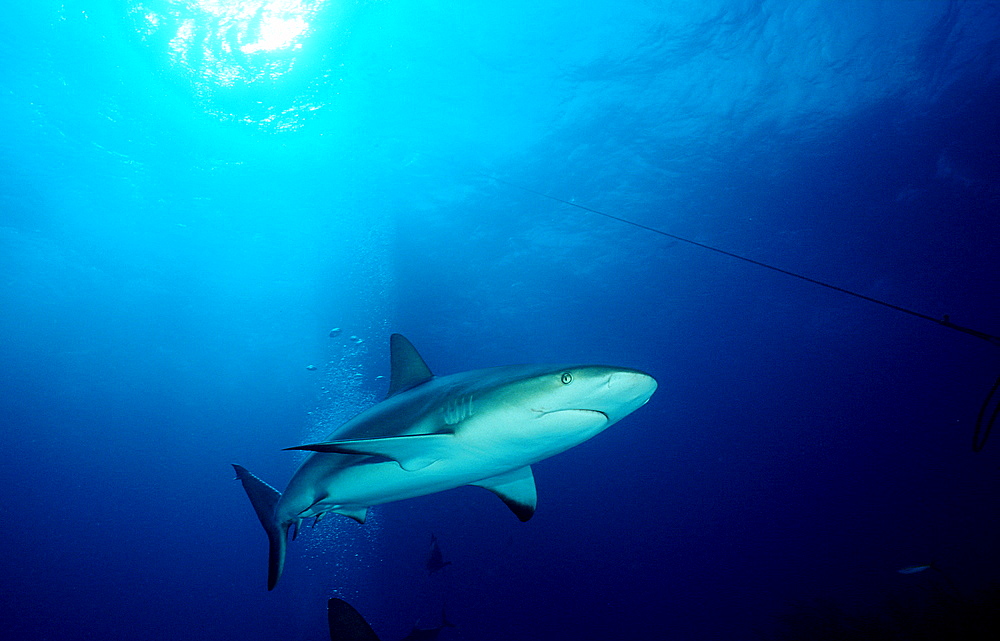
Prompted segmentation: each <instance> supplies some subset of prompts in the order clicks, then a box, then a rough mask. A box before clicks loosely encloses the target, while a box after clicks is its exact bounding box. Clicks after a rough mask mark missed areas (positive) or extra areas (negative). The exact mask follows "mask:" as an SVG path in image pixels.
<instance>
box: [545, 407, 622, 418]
mask: <svg viewBox="0 0 1000 641" xmlns="http://www.w3.org/2000/svg"><path fill="white" fill-rule="evenodd" d="M535 411H538V410H535ZM559 412H584V413H588V414H597V415H599V416H603V417H604V420H605V421H610V420H611V419H610V418H608V415H607V414H605V413H604V412H602V411H601V410H588V409H583V408H581V407H568V408H566V409H564V410H550V411H548V412H541V416H545V415H546V414H558V413H559Z"/></svg>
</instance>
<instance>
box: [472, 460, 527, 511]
mask: <svg viewBox="0 0 1000 641" xmlns="http://www.w3.org/2000/svg"><path fill="white" fill-rule="evenodd" d="M469 485H476V486H479V487H482V488H485V489H487V490H489V491H490V492H493V493H494V494H496V495H497V496H499V497H500V500H501V501H503V502H504V503H505V504H506V505H507V507H509V508H510V511H511V512H513V513H514V516H516V517H517V518H519V519H520V520H521V521H527V520H528V519H530V518H531V517H532V515H534V513H535V505H537V503H538V494H537V493H536V492H535V475H534V474H532V473H531V466H530V465H525V466H524V467H521V468H518V469H516V470H513V471H512V472H507V473H505V474H500V475H499V476H491V477H490V478H488V479H483V480H482V481H476V482H475V483H469Z"/></svg>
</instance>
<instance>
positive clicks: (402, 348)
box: [385, 334, 434, 398]
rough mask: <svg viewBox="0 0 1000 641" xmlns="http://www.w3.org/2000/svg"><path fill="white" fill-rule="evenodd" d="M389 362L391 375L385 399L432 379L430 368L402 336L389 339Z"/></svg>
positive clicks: (398, 335)
mask: <svg viewBox="0 0 1000 641" xmlns="http://www.w3.org/2000/svg"><path fill="white" fill-rule="evenodd" d="M389 361H390V364H391V367H392V374H391V377H390V379H389V393H388V394H386V396H385V397H386V398H389V397H390V396H393V395H395V394H398V393H400V392H405V391H406V390H408V389H411V388H414V387H416V386H417V385H420V384H421V383H426V382H427V381H429V380H431V379H432V378H434V374H431V370H430V368H429V367H427V363H425V362H424V359H422V358H421V357H420V354H418V353H417V350H416V348H415V347H413V343H411V342H410V341H408V340H407V339H406V337H405V336H403V335H402V334H393V335H392V336H390V337H389Z"/></svg>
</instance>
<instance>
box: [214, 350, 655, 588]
mask: <svg viewBox="0 0 1000 641" xmlns="http://www.w3.org/2000/svg"><path fill="white" fill-rule="evenodd" d="M390 357H391V368H392V374H391V379H390V383H389V394H388V396H387V397H386V398H385V400H383V401H382V402H380V403H378V404H376V405H374V406H372V407H370V408H369V409H367V410H365V411H363V412H361V413H360V414H358V415H357V416H356V417H354V418H353V419H351V420H350V421H348V422H347V423H345V424H344V425H342V426H341V427H340V428H338V429H337V430H335V431H334V433H333V434H331V435H330V436H329V437H328V440H326V441H323V442H321V443H312V444H308V445H300V446H297V447H291V448H287V449H293V450H309V451H312V452H313V454H312V455H310V456H309V458H307V459H306V460H305V461H303V463H302V465H301V466H300V467H299V469H298V470H297V471H296V472H295V474H294V475H293V476H292V479H291V481H289V483H288V487H287V488H285V492H284V494H281V493H279V492H278V491H277V490H275V489H274V488H272V487H271V486H270V485H268V484H267V483H265V482H263V481H261V480H260V479H258V478H257V477H256V476H254V475H253V474H251V473H250V472H248V471H247V470H246V469H245V468H243V467H241V466H239V465H234V466H233V467H234V468H235V470H236V476H237V478H238V479H239V480H240V481H241V482H242V483H243V488H244V489H245V490H246V492H247V495H248V496H249V497H250V502H251V503H252V504H253V508H254V511H255V512H256V513H257V517H258V518H259V519H260V522H261V525H263V526H264V531H265V532H266V533H267V536H268V541H269V544H270V545H269V549H270V552H269V562H268V579H267V587H268V589H269V590H272V589H274V586H275V585H276V584H277V582H278V579H279V578H280V577H281V572H282V569H283V567H284V562H285V549H286V542H287V539H288V531H289V529H290V528H292V527H293V526H294V528H295V529H294V530H293V533H295V534H297V533H298V528H299V527H300V524H301V522H302V520H303V519H308V518H315V519H316V520H319V518H321V517H322V516H323V515H325V514H326V513H328V512H333V513H335V514H342V515H344V516H349V517H351V518H353V519H354V520H356V521H358V522H359V523H364V521H365V517H366V515H367V512H368V508H369V507H371V506H372V505H380V504H382V503H389V502H391V501H399V500H402V499H408V498H413V497H417V496H423V495H425V494H432V493H434V492H440V491H442V490H449V489H451V488H455V487H459V486H462V485H476V486H479V487H483V488H485V489H487V490H489V491H491V492H493V493H494V494H496V495H497V496H498V497H500V499H502V500H503V502H504V503H506V504H507V506H508V507H509V508H510V509H511V511H513V512H514V514H515V515H516V516H517V517H518V518H519V519H520V520H521V521H527V520H528V519H530V518H531V516H532V514H534V511H535V505H536V494H535V479H534V476H533V475H532V472H531V467H530V466H531V465H532V464H533V463H537V462H538V461H541V460H542V459H546V458H548V457H550V456H553V455H555V454H559V453H560V452H564V451H566V450H568V449H569V448H571V447H573V446H575V445H579V444H580V443H583V442H584V441H586V440H587V439H589V438H591V437H593V436H595V435H596V434H599V433H600V432H602V431H604V430H605V429H607V428H608V427H609V426H611V425H613V424H615V423H617V422H618V421H620V420H621V419H623V418H624V417H626V416H628V415H629V414H631V413H632V412H634V411H635V410H637V409H639V408H640V407H642V406H643V405H645V404H646V402H647V401H648V400H649V398H650V396H652V394H653V392H654V391H656V381H655V380H654V379H653V377H651V376H649V375H648V374H645V373H643V372H640V371H638V370H634V369H627V368H622V367H609V366H605V365H509V366H504V367H493V368H489V369H481V370H472V371H468V372H462V373H459V374H451V375H448V376H434V375H433V374H431V371H430V369H428V367H427V365H426V364H425V363H424V360H423V359H422V358H421V357H420V355H419V354H418V353H417V351H416V349H414V347H413V345H412V344H411V343H410V341H408V340H407V339H406V338H404V337H403V336H402V335H400V334H393V335H392V336H391V338H390ZM293 538H294V536H293Z"/></svg>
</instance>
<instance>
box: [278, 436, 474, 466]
mask: <svg viewBox="0 0 1000 641" xmlns="http://www.w3.org/2000/svg"><path fill="white" fill-rule="evenodd" d="M454 438H455V435H454V434H449V433H441V434H414V435H410V436H387V437H384V438H357V439H345V440H342V441H326V442H323V443H310V444H308V445H297V446H295V447H286V448H285V449H286V450H309V451H310V452H325V453H336V454H363V455H367V456H381V457H383V458H387V459H390V460H393V461H396V462H397V463H399V466H400V467H401V468H403V469H404V470H406V471H407V472H415V471H417V470H422V469H424V468H425V467H427V466H428V465H430V464H431V463H434V462H436V461H439V460H441V459H442V458H445V457H446V456H447V454H448V451H449V449H450V448H451V447H452V446H453V443H454V441H453V440H452V439H454Z"/></svg>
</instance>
